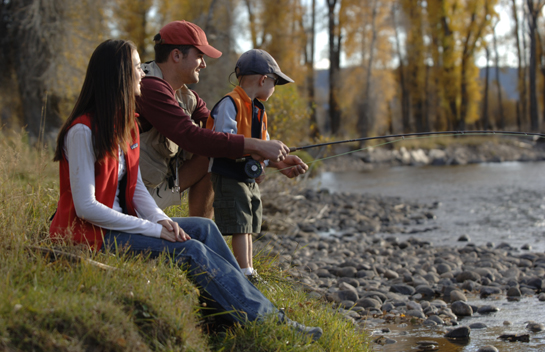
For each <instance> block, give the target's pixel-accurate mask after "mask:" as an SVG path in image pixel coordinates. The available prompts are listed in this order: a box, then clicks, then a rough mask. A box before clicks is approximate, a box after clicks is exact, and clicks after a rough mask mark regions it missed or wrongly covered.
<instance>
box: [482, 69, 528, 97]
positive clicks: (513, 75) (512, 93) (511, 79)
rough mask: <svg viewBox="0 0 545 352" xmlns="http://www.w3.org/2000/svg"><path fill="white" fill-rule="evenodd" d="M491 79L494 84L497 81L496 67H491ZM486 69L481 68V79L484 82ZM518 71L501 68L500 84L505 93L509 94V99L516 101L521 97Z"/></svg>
mask: <svg viewBox="0 0 545 352" xmlns="http://www.w3.org/2000/svg"><path fill="white" fill-rule="evenodd" d="M488 74H489V79H490V83H492V82H493V81H494V80H495V79H496V70H495V67H490V72H489V73H488ZM485 76H486V69H485V68H481V70H480V72H479V78H481V79H482V80H483V81H484V80H485ZM517 80H518V78H517V69H516V68H514V67H503V68H500V83H501V86H502V87H503V91H504V92H505V94H507V98H508V99H511V100H516V99H518V97H519V93H518V91H517Z"/></svg>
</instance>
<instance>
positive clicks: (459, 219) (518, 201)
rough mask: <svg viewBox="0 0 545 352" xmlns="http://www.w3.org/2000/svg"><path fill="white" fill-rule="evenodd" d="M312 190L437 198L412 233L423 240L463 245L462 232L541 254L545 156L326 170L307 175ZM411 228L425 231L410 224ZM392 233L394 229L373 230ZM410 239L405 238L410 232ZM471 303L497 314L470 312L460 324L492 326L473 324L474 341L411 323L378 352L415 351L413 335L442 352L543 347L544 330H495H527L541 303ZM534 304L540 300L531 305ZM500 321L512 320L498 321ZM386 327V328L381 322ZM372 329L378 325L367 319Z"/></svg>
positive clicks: (543, 308) (544, 307)
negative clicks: (513, 338)
mask: <svg viewBox="0 0 545 352" xmlns="http://www.w3.org/2000/svg"><path fill="white" fill-rule="evenodd" d="M312 182H313V183H312V185H313V186H314V187H315V188H327V189H329V190H330V191H332V192H358V193H367V194H377V195H383V196H395V197H401V198H402V199H407V200H414V201H418V202H420V203H427V204H431V203H434V202H439V203H440V206H439V207H438V208H437V209H436V210H435V211H434V214H435V215H436V216H437V219H435V220H434V221H432V222H431V223H432V225H430V223H427V224H423V225H422V226H423V227H426V231H424V232H419V233H416V234H413V235H397V236H398V237H399V238H400V239H403V236H413V237H417V238H419V239H423V240H428V241H430V242H432V243H433V244H434V246H455V247H462V246H465V245H466V244H467V242H459V241H458V238H459V237H460V236H461V235H467V236H469V238H470V241H471V242H472V243H475V244H476V245H484V244H487V243H489V242H492V243H493V244H494V245H498V244H500V243H502V242H506V243H508V244H510V245H511V246H512V247H515V248H518V249H519V250H520V252H521V253H523V252H525V251H524V250H521V249H520V248H521V247H522V246H524V245H526V246H530V250H529V251H530V252H541V253H543V252H545V162H528V163H520V162H505V163H483V164H471V165H457V166H423V167H408V166H401V167H391V168H376V169H373V170H366V171H353V172H325V173H322V174H321V175H320V176H318V177H316V178H315V179H314V180H313V181H312ZM414 230H415V232H418V231H419V230H422V228H420V229H419V228H418V225H417V226H415V229H414ZM377 236H384V237H387V236H392V234H380V233H379V234H377ZM407 238H408V237H407ZM469 299H470V303H472V304H476V305H483V304H494V305H496V306H498V307H499V308H500V309H501V310H500V312H498V313H495V314H492V315H487V316H479V315H478V314H476V315H474V316H473V317H471V318H466V320H465V321H460V323H461V324H463V325H469V324H471V323H473V322H483V323H485V324H487V325H488V326H489V327H488V328H487V329H484V330H474V331H472V333H471V339H470V340H469V341H467V342H464V343H462V344H455V343H453V342H451V341H448V340H446V339H444V338H442V336H443V335H444V330H442V329H441V328H439V330H438V329H437V328H436V329H430V328H424V327H419V328H413V327H411V326H410V325H409V326H405V325H399V326H393V327H392V325H388V326H387V327H388V328H390V329H391V330H392V332H391V333H390V334H388V335H386V336H388V337H390V338H393V339H395V340H396V341H397V343H396V344H393V345H385V346H376V350H377V351H384V352H394V351H395V352H399V351H411V350H412V351H414V350H415V349H414V348H415V347H414V346H415V345H416V341H420V340H434V341H437V342H438V343H439V346H440V351H448V352H469V351H472V352H476V351H477V350H478V348H479V347H480V346H484V345H493V346H495V347H496V348H498V349H499V350H500V351H513V352H514V351H517V352H518V351H545V333H541V334H537V335H535V334H534V335H533V336H532V339H531V342H530V343H520V342H517V343H509V342H502V341H501V340H498V339H497V336H499V335H501V334H504V333H519V334H521V333H528V331H527V330H525V328H524V327H525V324H524V323H525V322H526V321H528V320H534V321H537V322H540V323H545V303H543V302H538V301H537V299H535V298H525V299H523V300H522V301H521V302H507V300H503V301H497V302H489V301H482V300H480V299H479V298H478V297H469ZM536 305H538V306H536ZM505 320H508V321H511V322H512V323H513V325H511V326H509V327H505V326H503V322H504V321H505ZM382 327H384V326H382ZM369 328H370V329H371V330H373V329H375V332H377V331H379V329H380V328H381V325H380V324H373V322H372V321H371V322H369Z"/></svg>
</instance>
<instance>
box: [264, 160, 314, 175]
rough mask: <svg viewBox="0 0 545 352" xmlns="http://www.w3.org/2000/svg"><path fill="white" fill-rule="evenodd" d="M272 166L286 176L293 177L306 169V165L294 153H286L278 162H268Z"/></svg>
mask: <svg viewBox="0 0 545 352" xmlns="http://www.w3.org/2000/svg"><path fill="white" fill-rule="evenodd" d="M270 165H271V166H272V167H275V168H277V169H278V170H279V171H280V172H281V173H282V174H284V175H285V176H287V177H288V178H294V177H297V176H299V175H302V174H304V173H305V172H307V170H308V165H307V164H305V163H304V162H303V160H301V158H299V157H298V156H296V155H288V156H287V157H286V159H285V160H283V161H279V162H272V161H271V162H270Z"/></svg>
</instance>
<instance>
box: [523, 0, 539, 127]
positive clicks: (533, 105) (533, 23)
mask: <svg viewBox="0 0 545 352" xmlns="http://www.w3.org/2000/svg"><path fill="white" fill-rule="evenodd" d="M526 3H527V4H528V15H529V17H528V27H529V28H528V29H529V35H530V67H529V72H528V78H529V80H530V82H529V83H530V84H529V86H530V130H531V131H532V132H537V131H538V130H539V119H538V111H537V109H538V107H537V88H536V67H537V63H536V55H537V52H536V49H537V46H536V30H537V17H538V15H539V12H540V11H541V7H539V4H537V5H536V4H534V1H533V0H527V1H526ZM536 7H537V8H536Z"/></svg>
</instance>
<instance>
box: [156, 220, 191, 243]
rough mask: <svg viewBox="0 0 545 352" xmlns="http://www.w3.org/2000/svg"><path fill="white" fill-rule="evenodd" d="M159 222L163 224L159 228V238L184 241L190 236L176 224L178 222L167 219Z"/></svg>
mask: <svg viewBox="0 0 545 352" xmlns="http://www.w3.org/2000/svg"><path fill="white" fill-rule="evenodd" d="M159 224H161V225H162V226H163V228H162V229H161V238H162V239H163V240H167V241H170V242H185V241H187V240H189V239H191V237H189V235H188V234H187V233H185V231H184V230H182V229H181V228H180V226H178V223H177V222H175V221H172V220H170V219H168V220H161V221H159Z"/></svg>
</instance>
